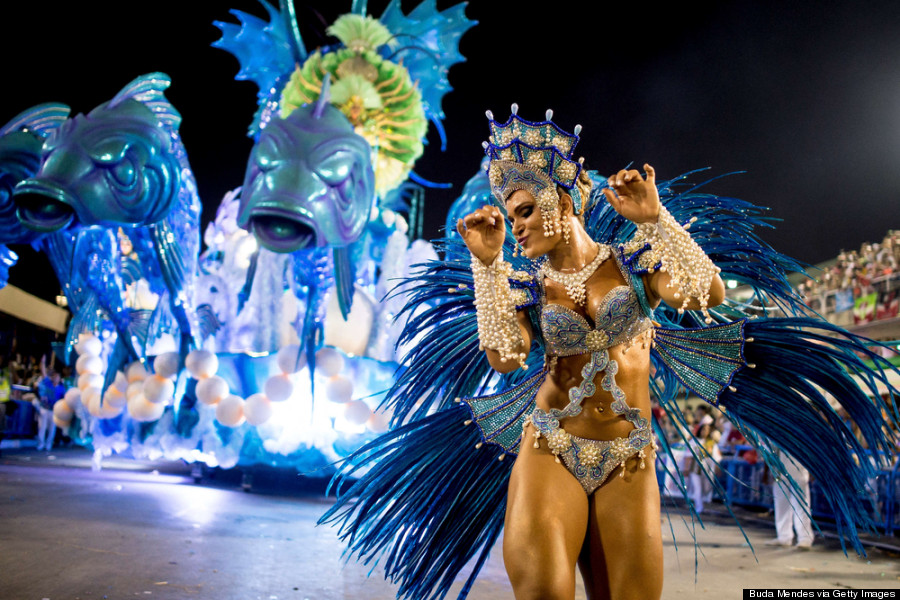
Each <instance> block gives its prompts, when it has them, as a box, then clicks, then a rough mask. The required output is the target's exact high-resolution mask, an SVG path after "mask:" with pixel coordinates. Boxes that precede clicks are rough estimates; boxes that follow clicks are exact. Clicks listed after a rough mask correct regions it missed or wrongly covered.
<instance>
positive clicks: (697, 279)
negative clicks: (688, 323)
mask: <svg viewBox="0 0 900 600" xmlns="http://www.w3.org/2000/svg"><path fill="white" fill-rule="evenodd" d="M696 220H697V219H696V217H694V218H693V219H691V220H690V222H688V223H687V224H686V225H684V226H683V227H682V226H681V225H680V224H679V223H678V221H676V220H675V218H674V217H673V216H672V215H671V214H669V211H668V210H666V207H665V206H662V205H660V207H659V219H658V221H657V222H656V223H639V224H638V225H637V233H636V234H635V238H639V239H638V240H636V241H639V242H646V243H649V244H650V248H651V252H653V254H655V255H656V257H657V258H658V260H659V262H660V263H661V265H662V266H661V267H660V271H663V272H666V273H668V274H669V277H670V282H669V283H668V285H667V287H669V288H674V289H675V298H678V299H683V300H682V304H681V308H679V309H678V312H679V314H680V313H683V312H684V311H685V309H686V308H687V306H688V304H689V303H690V301H691V299H692V298H696V299H697V300H698V301H699V302H700V311H701V312H702V313H703V316H704V317H705V321H706V322H707V323H712V322H713V319H712V317H711V316H710V314H709V310H708V305H709V290H710V288H711V287H712V282H713V279H715V277H716V275H717V274H718V273H720V272H721V270H722V269H720V268H719V267H717V266H716V265H715V264H714V263H713V261H711V260H710V259H709V257H708V256H706V253H705V252H703V249H702V248H701V247H700V246H699V245H698V244H697V242H695V241H694V240H693V239H692V238H691V234H690V233H689V232H688V229H690V226H691V223H693V222H694V221H696Z"/></svg>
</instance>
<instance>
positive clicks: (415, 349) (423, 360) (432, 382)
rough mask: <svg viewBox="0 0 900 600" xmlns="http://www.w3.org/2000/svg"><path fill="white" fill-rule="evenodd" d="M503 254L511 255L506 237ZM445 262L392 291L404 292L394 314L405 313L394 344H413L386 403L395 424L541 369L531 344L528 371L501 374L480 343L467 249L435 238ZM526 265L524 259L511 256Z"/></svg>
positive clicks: (429, 265) (432, 265)
mask: <svg viewBox="0 0 900 600" xmlns="http://www.w3.org/2000/svg"><path fill="white" fill-rule="evenodd" d="M507 246H509V247H507V248H506V252H507V255H511V254H512V248H511V243H510V241H509V240H507ZM439 248H441V249H442V250H443V251H444V254H445V258H444V259H443V260H437V261H431V262H429V263H427V264H425V265H422V267H423V269H422V270H421V271H419V272H418V273H416V274H415V275H414V276H413V277H411V278H409V279H406V280H401V281H400V283H399V284H398V286H397V287H396V288H395V291H394V292H392V293H403V294H406V295H407V298H408V299H407V302H406V305H405V306H404V308H403V309H402V310H401V312H400V314H399V315H398V317H397V318H404V317H407V319H408V320H407V322H406V324H405V326H404V327H403V331H402V333H401V334H400V337H399V340H398V345H403V344H405V343H411V342H415V343H414V344H412V347H411V349H410V350H409V351H408V353H407V354H406V356H404V357H403V360H402V367H401V370H400V372H399V373H398V377H397V380H396V382H395V384H394V385H393V386H392V388H391V389H390V390H389V392H388V394H387V395H386V397H385V400H384V402H383V403H384V405H385V406H387V407H390V408H391V409H392V410H393V411H394V422H395V423H399V422H402V421H404V420H406V419H407V418H410V417H411V418H419V417H421V416H424V415H426V414H428V412H430V411H431V410H432V409H434V408H436V409H441V408H446V407H448V406H451V405H452V404H453V401H454V400H455V399H456V398H459V397H473V396H479V395H482V394H483V393H485V392H487V391H489V390H490V389H493V388H497V387H499V388H500V389H504V388H507V387H512V386H514V385H516V384H518V383H519V382H520V381H522V380H523V379H524V378H526V377H528V376H530V375H532V374H533V373H535V372H536V371H537V370H539V367H540V364H541V362H542V361H543V358H544V356H543V351H542V350H541V349H540V348H539V344H540V342H539V341H538V340H536V342H535V343H536V344H538V347H536V348H537V349H536V348H532V351H531V352H530V353H529V355H528V361H527V363H526V364H527V365H528V366H529V369H528V370H527V371H522V370H521V369H517V370H516V371H513V372H512V373H509V374H506V375H502V376H501V375H499V374H498V373H497V372H496V371H494V370H493V369H492V368H491V366H490V364H489V363H488V360H487V357H486V356H485V354H484V352H482V351H481V350H480V349H479V347H478V323H477V319H476V316H475V306H474V304H473V299H474V292H473V290H472V285H473V283H472V271H471V268H470V266H469V264H470V263H469V260H470V259H469V253H468V250H466V248H465V245H464V244H463V243H462V242H461V241H459V240H453V239H445V240H442V241H441V242H439ZM512 260H513V267H514V268H525V267H527V265H526V264H525V263H524V261H523V259H512Z"/></svg>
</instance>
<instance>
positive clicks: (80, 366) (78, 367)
mask: <svg viewBox="0 0 900 600" xmlns="http://www.w3.org/2000/svg"><path fill="white" fill-rule="evenodd" d="M92 358H95V357H94V355H93V354H82V355H81V356H79V357H78V360H76V361H75V372H76V373H78V374H79V375H84V367H85V365H86V364H87V361H89V360H91V359H92Z"/></svg>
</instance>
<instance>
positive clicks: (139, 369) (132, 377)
mask: <svg viewBox="0 0 900 600" xmlns="http://www.w3.org/2000/svg"><path fill="white" fill-rule="evenodd" d="M125 378H126V379H128V383H134V382H135V381H143V380H144V379H146V378H147V369H145V368H144V365H143V363H141V362H140V361H138V362H133V363H131V364H130V365H128V368H127V369H125Z"/></svg>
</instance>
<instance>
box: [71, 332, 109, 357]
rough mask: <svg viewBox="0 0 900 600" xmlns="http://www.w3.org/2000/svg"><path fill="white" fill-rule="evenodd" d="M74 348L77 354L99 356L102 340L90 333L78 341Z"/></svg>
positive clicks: (101, 349) (101, 350)
mask: <svg viewBox="0 0 900 600" xmlns="http://www.w3.org/2000/svg"><path fill="white" fill-rule="evenodd" d="M75 350H76V351H77V352H78V354H90V355H92V356H100V353H101V352H103V342H101V341H100V338H98V337H97V336H95V335H91V336H89V337H86V338H84V339H83V340H81V341H80V342H78V345H77V347H76V348H75Z"/></svg>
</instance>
